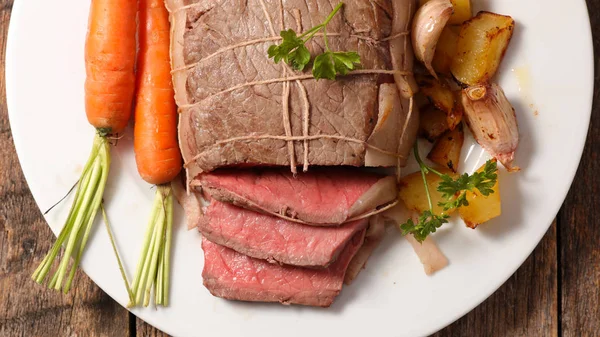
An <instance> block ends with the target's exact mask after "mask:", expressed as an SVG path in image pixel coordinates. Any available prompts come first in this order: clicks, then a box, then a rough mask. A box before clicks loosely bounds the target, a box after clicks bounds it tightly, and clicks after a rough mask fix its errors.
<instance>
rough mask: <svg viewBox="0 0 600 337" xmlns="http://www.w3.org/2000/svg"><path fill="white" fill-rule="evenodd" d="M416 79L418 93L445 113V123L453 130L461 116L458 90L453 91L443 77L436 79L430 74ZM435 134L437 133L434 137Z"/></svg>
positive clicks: (461, 110)
mask: <svg viewBox="0 0 600 337" xmlns="http://www.w3.org/2000/svg"><path fill="white" fill-rule="evenodd" d="M416 80H417V84H418V85H419V88H420V93H422V94H423V95H425V96H426V97H427V98H428V99H429V101H430V102H431V103H432V104H433V105H434V106H435V107H436V108H438V109H439V110H441V111H443V112H445V113H446V125H447V126H448V128H450V130H454V128H455V127H456V126H457V125H458V124H459V123H460V122H461V121H462V117H463V109H462V103H461V94H460V91H456V92H453V91H452V90H451V88H450V86H449V85H448V82H447V81H445V80H444V79H443V78H440V80H436V79H435V78H433V77H431V76H424V75H418V76H417V77H416ZM437 136H439V134H436V135H435V137H434V138H436V137H437ZM427 138H428V139H431V138H430V137H427Z"/></svg>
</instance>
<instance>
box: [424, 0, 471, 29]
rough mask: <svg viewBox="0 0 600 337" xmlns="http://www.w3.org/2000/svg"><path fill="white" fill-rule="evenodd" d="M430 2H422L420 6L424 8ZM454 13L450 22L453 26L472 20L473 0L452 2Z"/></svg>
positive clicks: (451, 0)
mask: <svg viewBox="0 0 600 337" xmlns="http://www.w3.org/2000/svg"><path fill="white" fill-rule="evenodd" d="M428 1H429V0H420V1H419V6H423V5H424V4H425V3H426V2H428ZM450 2H451V3H452V7H453V8H454V13H453V14H452V16H451V17H450V21H448V23H449V24H451V25H460V24H462V23H463V22H465V21H466V20H469V19H470V18H471V0H450Z"/></svg>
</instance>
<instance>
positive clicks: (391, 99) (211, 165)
mask: <svg viewBox="0 0 600 337" xmlns="http://www.w3.org/2000/svg"><path fill="white" fill-rule="evenodd" d="M167 4H168V6H169V9H170V11H171V22H172V39H171V40H172V65H173V80H174V82H173V83H174V88H175V93H176V100H177V103H178V106H179V107H180V112H181V114H180V121H179V140H180V147H181V150H182V154H183V158H184V160H185V162H186V163H187V164H186V168H187V174H188V177H189V178H193V177H195V176H196V175H197V174H198V173H201V172H207V171H212V170H214V169H216V168H218V167H225V166H256V165H281V166H289V165H290V164H292V166H293V164H294V163H295V164H298V165H303V164H304V165H305V168H307V167H308V164H310V165H320V166H338V165H347V166H394V165H396V164H398V163H400V164H401V165H402V164H404V161H405V158H406V156H407V155H408V152H409V150H410V147H411V146H412V143H413V141H414V138H415V137H416V129H417V125H418V121H417V119H418V113H417V112H416V111H414V113H413V112H412V111H409V102H408V98H409V97H411V96H412V94H413V92H414V91H416V84H415V83H414V79H413V78H412V75H411V74H410V71H412V59H413V56H412V50H411V46H410V43H409V41H407V35H406V32H407V31H408V27H409V23H410V18H411V17H412V12H413V11H414V8H415V7H416V3H415V1H414V0H394V1H392V0H377V1H375V0H353V1H348V2H347V3H345V5H344V7H343V8H342V10H341V11H340V12H339V13H338V14H337V15H335V16H334V17H333V20H331V22H330V23H329V24H328V26H327V32H328V34H329V35H330V38H329V44H330V48H331V50H334V51H357V52H358V54H359V55H360V57H361V67H362V70H361V71H362V72H361V73H360V74H350V75H347V76H340V77H338V79H337V80H335V81H330V80H319V81H316V80H314V79H313V78H310V70H309V68H310V67H307V70H305V71H304V72H296V71H292V70H291V68H288V67H286V66H285V65H284V63H283V62H281V63H279V64H275V63H274V62H273V60H272V59H269V58H268V54H267V49H268V48H269V46H270V45H272V44H276V43H279V42H280V41H281V40H277V37H278V36H279V32H280V31H281V30H287V29H294V30H295V31H297V32H298V33H300V32H303V31H306V30H308V29H310V28H311V27H313V26H315V25H317V24H319V23H321V22H322V21H323V20H324V19H325V17H326V16H327V15H328V14H329V13H330V12H331V10H332V9H333V7H334V6H335V5H336V3H335V2H330V1H329V0H315V1H312V2H305V1H302V0H250V1H245V0H192V1H190V0H168V1H167ZM281 9H282V10H281ZM280 13H283V17H282V15H281V14H280ZM307 47H308V48H309V50H310V51H311V54H312V55H313V57H314V56H315V55H317V54H319V53H321V52H322V51H323V38H322V36H320V35H317V36H315V38H313V39H312V40H311V41H309V42H308V43H307ZM370 71H375V72H377V71H379V72H377V73H370ZM394 71H395V72H394ZM386 72H387V73H386ZM300 75H302V76H304V77H305V78H303V79H301V80H290V81H288V82H284V81H283V80H278V79H281V78H284V77H293V76H300ZM307 76H308V78H307ZM286 83H287V84H289V95H288V94H286V91H285V90H284V89H285V87H286ZM283 137H288V138H283ZM289 137H295V138H292V139H291V140H290V139H289ZM302 137H304V138H302ZM307 137H309V138H307ZM310 137H312V138H310ZM381 150H383V152H382V151H381ZM305 158H306V162H305Z"/></svg>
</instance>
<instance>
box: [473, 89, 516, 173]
mask: <svg viewBox="0 0 600 337" xmlns="http://www.w3.org/2000/svg"><path fill="white" fill-rule="evenodd" d="M462 103H463V106H464V110H465V117H466V121H467V124H468V125H469V128H470V129H471V132H472V133H473V136H475V139H476V140H477V142H478V143H479V145H481V147H483V148H484V149H485V150H486V151H487V152H488V153H490V154H491V155H492V156H494V157H495V158H496V159H498V160H499V161H500V162H501V163H502V165H504V167H506V169H507V170H509V171H518V170H519V168H518V167H516V166H513V165H512V162H513V159H514V156H515V150H516V149H517V145H518V144H519V129H518V126H517V118H516V115H515V109H514V108H513V107H512V105H511V104H510V102H509V101H508V99H507V98H506V96H505V95H504V91H502V88H500V86H498V85H497V84H495V83H494V84H487V85H479V86H474V87H469V88H467V89H464V90H463V91H462Z"/></svg>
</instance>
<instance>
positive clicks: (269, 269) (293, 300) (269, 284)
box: [202, 230, 365, 307]
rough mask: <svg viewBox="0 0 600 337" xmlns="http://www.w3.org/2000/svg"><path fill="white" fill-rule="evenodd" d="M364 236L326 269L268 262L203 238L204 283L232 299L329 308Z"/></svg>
mask: <svg viewBox="0 0 600 337" xmlns="http://www.w3.org/2000/svg"><path fill="white" fill-rule="evenodd" d="M364 236H365V230H362V231H360V232H359V233H356V234H355V235H354V237H353V238H352V240H351V241H350V242H349V244H348V245H347V246H346V248H344V250H343V251H342V253H341V254H340V256H339V258H338V259H337V260H336V261H335V262H334V263H332V264H331V265H330V266H329V267H328V268H326V269H309V268H302V267H293V266H281V265H278V264H273V263H269V262H267V261H265V260H260V259H255V258H252V257H249V256H247V255H244V254H241V253H238V252H236V251H235V250H232V249H230V248H227V247H224V246H220V245H218V244H216V243H213V242H210V241H209V240H207V239H206V238H203V239H202V249H203V250H204V270H203V271H202V277H203V279H204V286H205V287H206V288H207V289H208V290H209V291H210V293H211V294H213V295H214V296H217V297H222V298H225V299H230V300H239V301H252V302H280V303H283V304H301V305H311V306H319V307H328V306H330V305H331V303H333V300H334V299H335V297H336V296H337V295H338V294H339V293H340V291H341V290H342V285H343V282H344V275H345V274H346V268H347V267H348V264H349V263H350V260H351V259H352V257H353V256H354V254H356V251H357V250H358V249H359V248H360V246H361V245H362V243H363V240H364Z"/></svg>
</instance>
